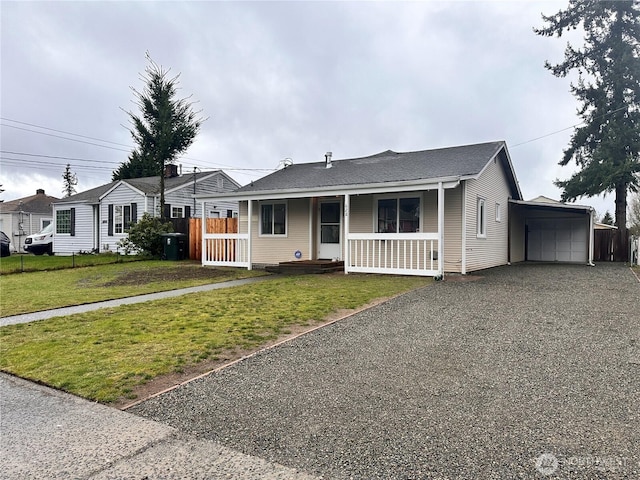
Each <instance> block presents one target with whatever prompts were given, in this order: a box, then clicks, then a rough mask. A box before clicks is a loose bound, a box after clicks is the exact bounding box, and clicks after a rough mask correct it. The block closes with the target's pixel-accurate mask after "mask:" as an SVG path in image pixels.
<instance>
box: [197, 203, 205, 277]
mask: <svg viewBox="0 0 640 480" xmlns="http://www.w3.org/2000/svg"><path fill="white" fill-rule="evenodd" d="M206 203H207V202H206V201H205V200H203V201H202V225H201V226H200V227H201V228H200V229H201V230H202V237H201V238H202V242H201V244H200V262H201V263H202V264H203V265H204V261H205V258H206V257H207V239H206V238H204V236H205V235H206V234H207V209H206V208H205V206H206ZM194 213H195V212H194Z"/></svg>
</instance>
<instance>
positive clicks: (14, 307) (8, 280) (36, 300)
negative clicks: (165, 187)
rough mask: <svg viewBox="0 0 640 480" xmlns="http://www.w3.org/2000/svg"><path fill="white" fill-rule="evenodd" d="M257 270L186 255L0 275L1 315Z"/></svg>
mask: <svg viewBox="0 0 640 480" xmlns="http://www.w3.org/2000/svg"><path fill="white" fill-rule="evenodd" d="M52 258H55V257H52ZM256 275H264V272H261V271H249V270H244V269H240V268H215V269H214V268H208V267H203V266H202V265H200V263H199V262H192V261H188V260H187V261H181V262H167V261H161V260H148V261H140V262H129V263H117V264H112V265H100V266H95V267H83V268H73V269H66V270H53V271H46V272H29V273H20V274H18V273H17V274H11V275H1V276H0V315H1V316H3V317H6V316H10V315H17V314H20V313H30V312H37V311H40V310H49V309H52V308H58V307H66V306H70V305H80V304H84V303H92V302H98V301H102V300H113V299H115V298H124V297H132V296H134V295H142V294H145V293H154V292H161V291H165V290H174V289H176V288H185V287H193V286H197V285H205V284H207V283H217V282H223V281H227V280H235V279H238V278H245V277H251V276H256Z"/></svg>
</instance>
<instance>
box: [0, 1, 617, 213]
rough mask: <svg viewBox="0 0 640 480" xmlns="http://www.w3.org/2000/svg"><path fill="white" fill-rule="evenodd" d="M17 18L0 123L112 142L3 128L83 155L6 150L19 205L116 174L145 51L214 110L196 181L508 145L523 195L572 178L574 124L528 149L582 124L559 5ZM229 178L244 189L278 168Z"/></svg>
mask: <svg viewBox="0 0 640 480" xmlns="http://www.w3.org/2000/svg"><path fill="white" fill-rule="evenodd" d="M2 9H3V12H2V19H1V21H2V25H1V26H2V33H1V35H2V38H1V40H2V42H1V43H2V84H1V88H2V98H3V102H2V117H3V118H8V119H12V120H18V121H21V122H27V123H30V124H33V125H41V126H45V127H48V128H52V129H56V130H61V131H65V132H72V133H77V134H80V135H84V136H87V137H92V138H95V139H101V140H106V141H108V142H112V143H104V142H98V141H93V140H87V139H83V138H82V137H73V138H74V139H75V140H87V141H88V142H89V143H98V144H101V145H102V146H101V147H97V146H95V145H90V144H88V143H81V142H78V141H75V142H72V141H69V140H64V139H61V138H57V137H53V136H50V135H51V134H56V135H58V134H57V133H56V132H53V131H51V130H42V129H38V128H35V127H29V126H25V125H21V124H17V123H12V122H8V121H4V120H3V122H2V129H1V141H2V150H4V151H13V152H22V153H25V152H26V153H35V154H41V155H49V156H61V157H67V158H73V159H83V160H68V159H53V158H46V159H42V158H40V159H38V160H39V161H41V162H43V163H41V164H34V163H30V159H29V157H25V156H15V155H14V156H13V158H22V159H23V160H24V161H23V163H22V166H18V165H17V164H16V162H15V161H14V162H10V161H5V160H4V158H5V157H6V156H7V155H6V154H4V153H3V154H2V155H3V160H2V164H1V165H0V182H1V183H3V184H4V185H5V188H6V187H7V186H8V185H9V184H11V190H7V191H6V192H5V193H4V194H3V195H2V197H1V198H4V199H11V198H14V197H11V196H9V194H10V193H11V194H12V195H20V196H26V195H30V194H32V192H31V190H33V188H32V186H29V187H28V188H27V184H26V182H25V180H24V179H25V176H28V177H29V178H31V179H33V180H36V179H37V180H38V181H40V182H41V183H43V184H44V183H47V182H48V181H49V182H57V181H59V179H60V176H61V174H62V171H63V170H64V165H65V164H66V163H68V162H70V163H71V164H72V169H74V170H75V171H76V173H77V174H78V179H79V185H78V187H79V189H86V188H90V186H95V185H97V184H100V183H106V182H108V181H109V180H110V175H111V170H113V169H115V168H116V167H117V165H118V164H119V163H120V162H122V161H124V160H126V157H127V152H128V151H130V149H131V146H132V145H131V138H130V135H129V133H128V131H127V117H126V114H125V112H124V111H123V109H125V110H126V109H135V105H133V104H132V100H133V94H132V92H131V90H130V87H135V88H138V89H139V88H142V87H143V84H142V82H141V80H140V78H139V75H140V73H141V72H143V71H144V68H145V59H144V54H145V51H149V52H150V54H151V56H152V58H153V59H154V60H155V61H156V62H157V63H159V64H161V65H163V66H164V67H166V68H170V69H171V71H172V72H174V73H176V74H178V73H180V74H181V76H180V86H181V90H180V92H181V94H184V96H189V95H192V96H191V99H192V100H193V101H196V102H197V103H196V104H195V107H196V108H198V109H201V110H202V113H203V115H204V116H207V117H209V118H208V120H207V121H206V122H205V123H204V124H203V126H202V130H201V133H200V134H199V136H198V138H197V139H196V141H195V142H194V144H193V146H192V147H191V148H190V149H189V151H188V152H187V153H186V154H185V156H184V157H183V158H182V159H181V160H180V161H179V163H181V164H183V168H184V169H186V170H189V169H191V168H193V167H194V166H198V167H200V168H201V169H207V168H216V167H219V166H221V165H225V166H232V167H235V168H239V169H264V168H275V167H276V166H277V164H278V162H279V161H280V160H281V159H283V158H285V157H291V158H293V159H294V161H295V162H297V163H301V162H309V161H319V160H322V158H323V157H322V156H323V154H324V152H326V151H328V150H331V151H333V152H334V158H348V157H353V156H362V155H369V154H373V153H377V152H379V151H382V150H386V149H393V150H396V151H410V150H419V149H426V148H436V147H442V146H449V145H457V144H467V143H473V142H480V141H488V140H506V141H507V143H508V145H509V147H510V151H511V154H512V158H513V161H514V164H515V167H516V172H517V174H518V177H519V179H520V183H521V187H522V190H523V192H524V194H525V196H526V197H534V196H536V195H539V194H544V195H547V196H551V197H555V198H558V197H559V191H558V189H557V188H556V187H554V186H553V184H552V181H553V180H554V179H555V178H558V177H561V178H566V177H568V176H569V175H570V173H571V172H570V169H569V168H560V167H558V166H557V162H558V161H559V159H560V158H561V155H562V150H563V148H564V147H565V146H566V145H567V142H568V139H569V136H570V133H571V132H570V131H566V132H562V133H559V134H557V135H552V136H549V137H546V138H544V139H542V140H539V141H535V142H531V143H527V144H524V145H520V146H517V144H518V143H522V142H525V141H527V140H531V139H533V138H536V137H539V136H542V135H544V134H547V133H551V132H555V131H558V130H561V129H563V128H565V127H567V126H569V125H573V124H575V123H577V119H576V116H575V107H576V102H575V99H573V97H572V96H571V95H570V93H569V87H568V84H569V80H567V79H557V78H555V77H553V76H552V75H551V74H550V73H549V72H547V71H546V70H544V68H543V64H544V61H545V60H547V59H550V60H551V61H558V60H559V59H561V58H562V52H563V49H564V46H565V41H564V39H563V40H558V39H548V38H542V37H538V36H536V35H535V34H534V33H533V31H532V27H533V26H539V25H541V23H542V21H541V17H540V12H541V11H545V12H546V13H553V12H555V11H556V10H557V9H558V6H557V2H556V3H554V2H490V1H485V2H406V3H405V2H402V3H399V2H372V3H368V2H367V3H365V2H37V3H36V2H33V3H32V2H4V3H3V5H2ZM15 127H21V128H27V130H20V129H18V128H15ZM28 130H36V131H39V132H40V133H34V132H33V131H28ZM60 136H66V137H70V136H69V135H65V134H60ZM84 160H93V161H94V162H87V161H84ZM36 173H37V174H38V176H36ZM229 173H230V174H231V175H232V176H233V177H234V178H236V179H237V180H238V181H240V182H241V183H247V182H248V181H250V180H251V179H255V178H258V177H259V176H262V175H263V174H264V171H262V170H254V171H252V172H251V171H250V170H229ZM45 178H46V179H48V180H46V181H45ZM52 184H53V183H52ZM23 185H24V188H22V186H23ZM47 188H48V187H47ZM18 192H20V193H18ZM609 208H612V207H609Z"/></svg>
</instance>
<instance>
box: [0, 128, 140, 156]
mask: <svg viewBox="0 0 640 480" xmlns="http://www.w3.org/2000/svg"><path fill="white" fill-rule="evenodd" d="M2 126H3V127H9V128H15V129H16V130H23V131H25V132H31V133H37V134H39V135H46V136H47V137H55V138H61V139H63V140H69V141H70V142H78V143H84V144H87V145H93V146H95V147H101V148H109V149H111V150H117V151H119V152H127V153H129V152H130V151H131V150H124V149H122V148H116V147H110V146H109V145H100V144H99V143H93V142H86V141H84V140H77V139H75V138H67V137H63V136H61V135H54V134H53V133H46V132H38V131H37V130H32V129H30V128H23V127H16V126H15V125H2Z"/></svg>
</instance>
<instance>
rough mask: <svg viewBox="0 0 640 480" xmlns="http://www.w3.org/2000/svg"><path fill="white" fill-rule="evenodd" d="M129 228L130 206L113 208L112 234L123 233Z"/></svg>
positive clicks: (115, 206)
mask: <svg viewBox="0 0 640 480" xmlns="http://www.w3.org/2000/svg"><path fill="white" fill-rule="evenodd" d="M130 226H131V205H114V206H113V233H125V232H128V231H129V227H130Z"/></svg>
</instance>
